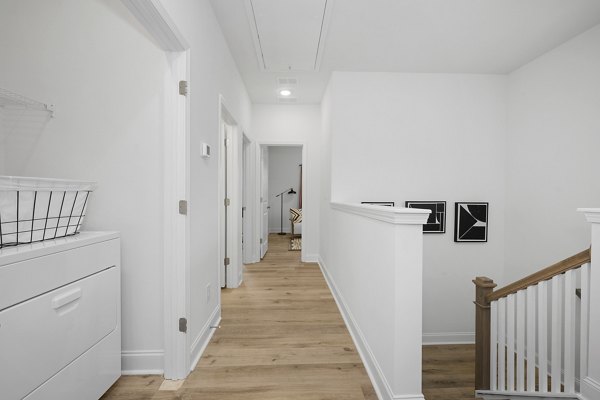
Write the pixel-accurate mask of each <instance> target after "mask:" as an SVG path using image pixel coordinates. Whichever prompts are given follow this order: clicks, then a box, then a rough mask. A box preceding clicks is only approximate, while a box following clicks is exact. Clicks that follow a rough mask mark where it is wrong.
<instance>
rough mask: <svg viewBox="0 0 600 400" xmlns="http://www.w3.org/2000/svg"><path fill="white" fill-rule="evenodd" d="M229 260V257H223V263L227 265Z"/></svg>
mask: <svg viewBox="0 0 600 400" xmlns="http://www.w3.org/2000/svg"><path fill="white" fill-rule="evenodd" d="M230 262H231V260H230V259H229V257H225V259H224V260H223V264H224V265H229V263H230Z"/></svg>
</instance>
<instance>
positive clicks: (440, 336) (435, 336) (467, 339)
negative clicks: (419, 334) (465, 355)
mask: <svg viewBox="0 0 600 400" xmlns="http://www.w3.org/2000/svg"><path fill="white" fill-rule="evenodd" d="M473 343H475V332H442V333H423V345H433V344H473Z"/></svg>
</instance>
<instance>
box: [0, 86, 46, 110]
mask: <svg viewBox="0 0 600 400" xmlns="http://www.w3.org/2000/svg"><path fill="white" fill-rule="evenodd" d="M0 107H1V108H4V109H6V110H36V111H45V112H47V113H48V114H49V115H50V117H52V116H53V115H54V105H52V104H45V103H42V102H39V101H37V100H33V99H30V98H28V97H25V96H22V95H20V94H17V93H14V92H11V91H10V90H7V89H4V88H0Z"/></svg>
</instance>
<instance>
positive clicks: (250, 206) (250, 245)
mask: <svg viewBox="0 0 600 400" xmlns="http://www.w3.org/2000/svg"><path fill="white" fill-rule="evenodd" d="M242 137H243V147H242V151H243V152H244V157H243V159H244V170H243V172H242V175H243V183H242V185H243V186H242V190H243V191H244V193H243V197H244V207H246V208H245V212H244V219H243V224H244V225H243V227H242V230H243V232H244V247H243V260H242V262H243V263H244V264H251V263H256V262H259V261H260V254H259V253H257V251H256V250H257V247H256V242H260V238H256V237H255V236H254V234H255V230H254V229H253V228H254V226H255V225H256V223H257V222H256V218H255V217H256V216H255V215H254V212H253V210H254V201H255V198H256V194H255V193H254V191H255V190H256V186H255V185H254V181H255V179H257V178H256V176H257V171H256V163H255V162H254V159H255V151H256V148H257V147H256V146H255V144H254V143H253V142H252V140H251V139H250V138H249V137H248V136H247V135H246V133H245V132H243V133H242Z"/></svg>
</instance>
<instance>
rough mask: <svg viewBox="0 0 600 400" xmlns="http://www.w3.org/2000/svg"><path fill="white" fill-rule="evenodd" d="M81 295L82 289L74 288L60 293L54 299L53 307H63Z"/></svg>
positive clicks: (56, 308)
mask: <svg viewBox="0 0 600 400" xmlns="http://www.w3.org/2000/svg"><path fill="white" fill-rule="evenodd" d="M80 297H81V289H80V288H77V289H73V290H71V291H69V292H67V293H63V294H60V295H58V296H56V297H55V298H53V299H52V308H54V309H55V310H58V309H59V308H61V307H64V306H66V305H67V304H69V303H72V302H74V301H75V300H77V299H79V298H80Z"/></svg>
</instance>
